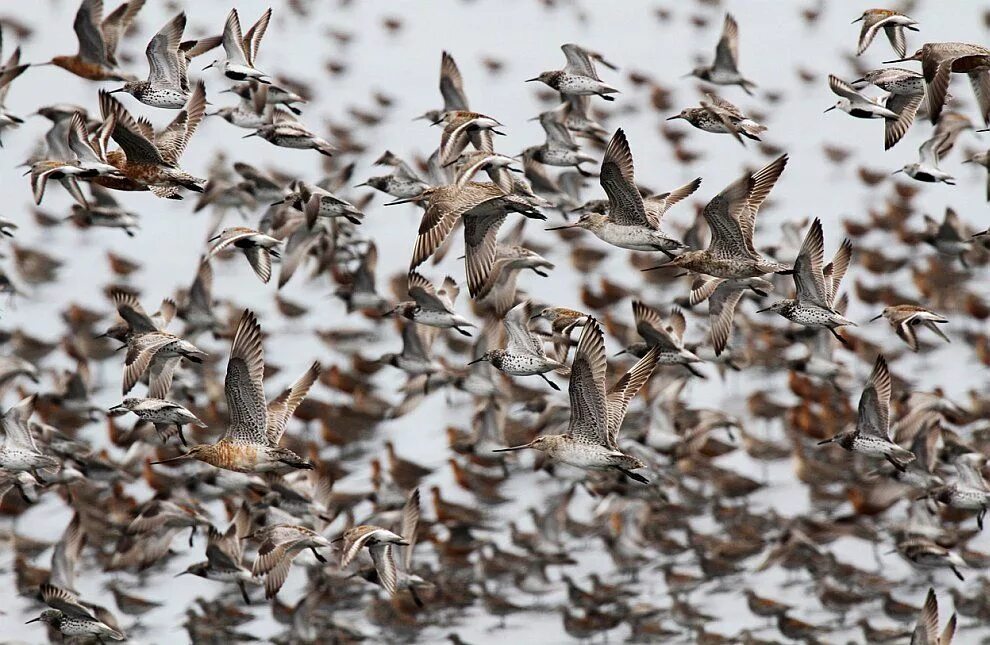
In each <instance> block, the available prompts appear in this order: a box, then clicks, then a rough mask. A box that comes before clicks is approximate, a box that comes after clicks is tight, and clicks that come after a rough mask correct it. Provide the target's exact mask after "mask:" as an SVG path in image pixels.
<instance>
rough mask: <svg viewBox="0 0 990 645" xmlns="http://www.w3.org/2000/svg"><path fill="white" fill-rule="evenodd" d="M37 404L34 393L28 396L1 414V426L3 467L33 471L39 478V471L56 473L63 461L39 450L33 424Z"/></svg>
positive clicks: (0, 459) (1, 463)
mask: <svg viewBox="0 0 990 645" xmlns="http://www.w3.org/2000/svg"><path fill="white" fill-rule="evenodd" d="M34 403H35V396H34V395H31V396H27V397H25V398H23V399H21V401H20V402H19V403H17V404H16V405H14V406H13V407H11V408H10V409H8V410H7V411H6V412H4V413H3V416H2V417H0V429H2V430H3V443H2V444H0V469H3V470H5V471H8V472H11V473H23V472H32V473H35V478H36V479H37V472H38V471H39V470H48V471H55V472H56V473H57V472H58V470H59V469H60V468H61V467H62V462H61V460H60V459H58V458H57V457H54V456H52V455H46V454H44V453H42V452H41V450H39V449H38V443H37V442H36V441H35V439H34V435H33V434H32V432H31V425H30V420H31V415H32V414H33V413H34ZM8 490H9V489H8Z"/></svg>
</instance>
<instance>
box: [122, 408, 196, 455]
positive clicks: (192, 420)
mask: <svg viewBox="0 0 990 645" xmlns="http://www.w3.org/2000/svg"><path fill="white" fill-rule="evenodd" d="M108 412H110V414H112V415H114V414H127V413H128V412H133V413H134V414H136V415H137V417H138V418H139V419H141V420H142V421H147V422H149V423H152V424H154V426H155V430H156V431H157V432H158V436H159V437H161V438H162V442H165V441H168V438H169V437H171V436H173V435H174V434H178V435H179V440H180V441H182V445H183V446H185V445H188V444H187V443H186V437H185V435H184V434H183V433H182V426H184V425H189V424H192V425H195V426H199V427H200V428H205V427H206V424H205V423H203V422H202V421H200V420H199V418H198V417H197V416H196V415H195V414H193V413H192V412H190V411H189V410H187V409H185V408H184V407H182V406H181V405H179V404H178V403H174V402H172V401H166V400H164V399H153V398H147V399H138V398H133V397H129V398H126V399H124V400H123V401H122V402H121V403H119V404H117V405H115V406H113V407H112V408H110V409H109V410H108ZM173 428H174V429H175V431H174V432H173V431H172V429H173Z"/></svg>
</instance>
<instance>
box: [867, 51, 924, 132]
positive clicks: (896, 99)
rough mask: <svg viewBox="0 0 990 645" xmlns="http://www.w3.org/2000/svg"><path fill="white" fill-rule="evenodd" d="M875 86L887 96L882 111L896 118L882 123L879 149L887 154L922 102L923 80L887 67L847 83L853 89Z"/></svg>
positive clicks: (919, 75)
mask: <svg viewBox="0 0 990 645" xmlns="http://www.w3.org/2000/svg"><path fill="white" fill-rule="evenodd" d="M866 84H870V85H876V86H877V87H879V88H880V89H882V90H885V91H887V92H890V94H889V95H888V96H887V99H886V100H885V101H884V107H885V108H887V109H888V110H890V111H891V112H893V113H895V114H897V115H898V116H897V118H896V119H886V120H885V121H884V138H883V149H884V150H890V149H891V148H892V147H894V144H896V143H897V142H898V141H900V140H901V138H902V137H903V136H904V135H905V134H906V133H907V131H908V129H910V127H911V124H912V123H914V117H915V115H916V114H917V113H918V108H919V107H920V106H921V101H922V100H924V98H925V78H924V76H922V75H921V74H919V73H917V72H912V71H911V70H909V69H902V68H900V67H888V68H885V69H875V70H873V71H871V72H867V73H866V74H864V75H863V77H862V78H859V79H856V80H855V81H853V82H852V83H851V85H852V86H853V87H856V88H858V87H862V86H864V85H866Z"/></svg>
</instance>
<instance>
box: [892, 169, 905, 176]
mask: <svg viewBox="0 0 990 645" xmlns="http://www.w3.org/2000/svg"><path fill="white" fill-rule="evenodd" d="M899 172H904V169H903V168H901V169H899V170H895V171H894V172H892V173H890V174H891V175H896V174H897V173H899Z"/></svg>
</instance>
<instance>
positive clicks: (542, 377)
mask: <svg viewBox="0 0 990 645" xmlns="http://www.w3.org/2000/svg"><path fill="white" fill-rule="evenodd" d="M537 376H539V377H540V378H541V379H543V380H544V381H546V382H547V384H548V385H549V386H550V387H552V388H553V389H555V390H557V391H558V392H560V386H559V385H557V384H556V383H554V382H553V381H551V380H550V379H548V378H547V377H546V376H545V375H543V374H538V375H537Z"/></svg>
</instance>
